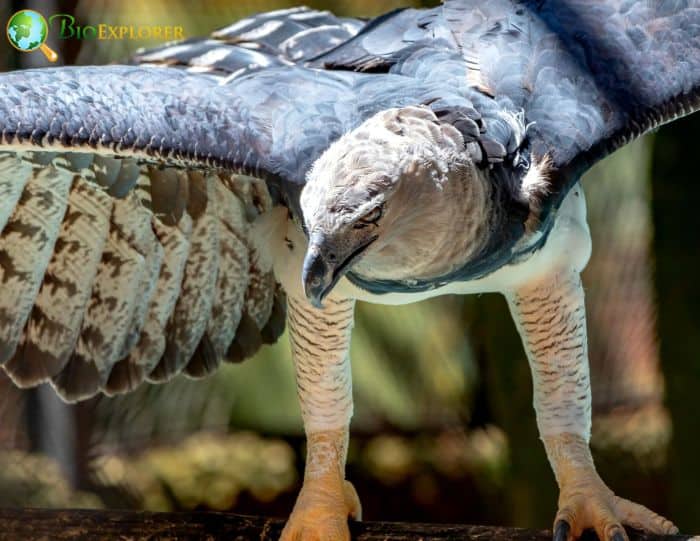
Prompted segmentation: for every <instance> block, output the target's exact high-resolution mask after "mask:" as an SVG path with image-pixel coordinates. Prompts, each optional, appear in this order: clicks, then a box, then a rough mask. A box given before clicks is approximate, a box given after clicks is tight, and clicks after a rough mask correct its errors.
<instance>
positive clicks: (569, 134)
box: [444, 0, 700, 205]
mask: <svg viewBox="0 0 700 541" xmlns="http://www.w3.org/2000/svg"><path fill="white" fill-rule="evenodd" d="M444 16H445V20H446V21H447V24H448V25H449V27H450V29H451V31H452V32H453V34H454V35H455V37H456V40H457V41H458V43H459V46H460V48H461V51H462V54H463V55H464V57H465V59H469V60H470V62H471V63H472V65H473V66H475V68H476V69H477V70H478V74H477V75H478V79H479V80H480V82H481V84H483V85H484V87H485V88H487V89H489V91H490V92H492V93H493V94H495V95H499V94H505V95H507V96H508V97H509V98H510V99H511V100H512V101H513V103H514V104H515V106H516V107H522V108H523V109H524V110H525V114H526V117H527V121H528V122H531V123H533V124H532V126H531V128H530V131H529V132H528V133H529V139H530V141H531V145H532V150H533V151H534V153H535V154H536V155H538V156H544V155H548V156H549V157H550V158H551V160H552V164H553V167H554V175H553V177H552V180H553V183H554V185H553V189H552V192H551V194H550V197H549V200H548V201H547V202H546V203H549V204H550V205H556V204H557V203H558V202H559V201H560V200H561V198H562V197H563V196H564V195H565V194H566V192H567V191H568V189H569V188H570V187H571V186H572V185H573V183H574V182H576V180H578V178H579V177H580V175H581V174H582V173H583V172H584V171H586V170H587V169H588V168H589V167H590V166H591V165H593V164H594V163H595V162H596V161H598V160H600V159H602V158H603V157H605V156H606V155H608V154H610V153H611V152H613V151H614V150H616V149H617V148H619V147H620V146H622V145H624V144H626V143H628V142H629V141H630V140H632V139H633V138H636V137H638V136H640V135H641V134H643V133H645V132H647V131H649V130H651V129H653V128H656V127H658V126H659V125H661V124H663V123H665V122H668V121H670V120H673V119H675V118H677V117H679V116H683V115H685V114H688V113H691V112H693V111H695V110H697V109H698V107H700V1H698V0H669V1H662V2H630V1H626V0H522V1H511V0H488V1H485V2H484V1H476V0H448V1H447V2H446V3H445V6H444Z"/></svg>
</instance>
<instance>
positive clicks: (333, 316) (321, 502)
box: [281, 291, 361, 541]
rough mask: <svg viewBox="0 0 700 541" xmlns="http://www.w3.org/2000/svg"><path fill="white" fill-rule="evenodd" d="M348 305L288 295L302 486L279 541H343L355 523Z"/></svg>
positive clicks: (349, 302)
mask: <svg viewBox="0 0 700 541" xmlns="http://www.w3.org/2000/svg"><path fill="white" fill-rule="evenodd" d="M288 293H289V291H288ZM354 305H355V302H354V300H351V299H346V298H334V297H333V295H331V296H329V297H328V298H327V299H326V300H325V301H324V307H323V308H321V309H317V308H314V307H312V306H311V304H309V302H308V300H307V299H306V298H305V297H301V296H296V295H294V294H290V295H289V296H288V305H287V322H288V327H289V336H290V341H291V345H292V356H293V358H294V366H295V369H296V380H297V392H298V394H299V401H300V403H301V413H302V417H303V420H304V430H305V432H306V438H307V451H306V468H305V473H304V484H303V486H302V489H301V492H300V494H299V496H298V498H297V501H296V504H295V506H294V510H293V511H292V515H291V517H290V518H289V521H288V522H287V525H286V526H285V528H284V531H283V532H282V537H281V541H349V539H350V533H349V529H348V522H347V520H348V516H350V517H352V518H355V519H358V520H359V519H360V513H361V511H360V501H359V499H358V497H357V493H356V492H355V489H354V488H353V486H352V485H351V484H350V482H348V481H346V480H345V458H346V454H347V446H348V429H349V423H350V417H351V415H352V385H351V376H350V361H349V346H350V334H351V330H352V324H353V311H354Z"/></svg>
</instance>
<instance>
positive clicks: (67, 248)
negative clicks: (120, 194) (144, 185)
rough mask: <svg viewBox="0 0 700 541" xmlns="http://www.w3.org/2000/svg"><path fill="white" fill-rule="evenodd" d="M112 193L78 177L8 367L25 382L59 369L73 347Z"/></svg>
mask: <svg viewBox="0 0 700 541" xmlns="http://www.w3.org/2000/svg"><path fill="white" fill-rule="evenodd" d="M111 213H112V199H111V198H110V197H109V196H108V195H107V194H105V193H104V192H102V191H101V190H99V189H97V188H96V187H95V186H94V185H91V184H89V183H88V182H86V181H84V180H82V179H80V178H77V179H76V181H75V182H74V183H73V187H72V189H71V191H70V195H69V198H68V209H67V211H66V214H65V217H64V219H63V224H62V225H61V231H60V233H59V235H58V239H57V240H56V245H55V249H54V253H53V256H52V258H51V261H50V262H49V265H48V267H47V269H46V274H45V276H44V279H43V283H42V285H41V289H40V290H39V293H38V295H37V298H36V301H35V304H34V308H33V310H32V313H31V316H30V318H29V321H28V322H27V327H26V330H25V334H24V336H23V338H22V341H21V343H20V346H19V348H18V349H17V352H16V354H15V356H14V357H13V358H12V359H10V360H9V361H8V362H7V364H6V365H5V371H6V372H7V373H9V374H10V376H11V377H12V379H13V380H14V381H15V382H17V383H18V384H20V385H22V386H30V385H36V384H38V383H41V382H43V381H46V380H47V379H48V378H50V377H51V376H54V375H55V374H57V373H58V372H59V371H60V370H61V369H62V368H63V367H64V366H65V364H66V362H67V361H68V357H69V356H70V354H71V353H72V351H73V348H74V347H75V344H76V341H77V339H78V334H79V332H80V328H81V325H82V322H83V317H84V315H85V305H86V304H87V301H88V299H89V298H90V295H91V293H92V286H93V282H94V280H95V275H96V274H97V268H98V265H99V263H100V259H101V257H102V251H103V248H104V244H105V240H106V238H107V234H108V232H109V220H110V216H111Z"/></svg>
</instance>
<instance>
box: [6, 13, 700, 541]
mask: <svg viewBox="0 0 700 541" xmlns="http://www.w3.org/2000/svg"><path fill="white" fill-rule="evenodd" d="M699 106H700V0H664V1H658V2H641V1H640V2H634V1H630V0H446V1H445V3H444V4H443V5H442V6H440V7H437V8H434V9H424V10H414V9H406V10H399V11H395V12H392V13H389V14H387V15H384V16H382V17H379V18H377V19H374V20H372V21H369V22H367V23H365V22H362V21H359V20H353V19H342V18H336V17H334V16H332V15H331V14H329V13H325V12H317V11H312V10H308V9H305V8H298V9H291V10H285V11H277V12H272V13H268V14H263V15H259V16H256V17H253V18H250V19H246V20H243V21H240V22H237V23H235V24H233V25H232V26H230V27H228V28H225V29H223V30H220V31H218V32H216V33H215V34H213V36H211V37H210V38H209V39H204V40H188V41H185V42H182V43H177V44H170V45H167V46H164V47H161V48H158V49H154V50H150V51H146V52H143V53H141V54H139V55H138V56H137V57H136V58H135V59H133V61H132V63H131V64H130V65H124V66H104V67H77V68H73V67H63V68H57V69H38V70H28V71H20V72H13V73H7V74H3V75H1V76H0V128H1V131H2V135H1V136H0V281H1V283H2V288H1V289H0V363H2V366H3V368H4V370H5V371H6V372H7V373H8V374H9V375H10V377H11V378H12V379H13V380H14V381H15V382H16V383H17V384H18V385H20V386H23V387H28V386H33V385H37V384H40V383H42V382H46V381H48V382H50V383H51V384H52V385H53V387H54V388H55V389H56V391H57V392H58V393H59V394H60V395H61V396H62V397H63V398H64V399H66V400H69V401H74V400H79V399H82V398H86V397H89V396H92V395H94V394H95V393H98V392H100V391H101V392H104V393H107V394H114V393H120V392H125V391H128V390H130V389H132V388H133V387H135V386H136V385H138V384H139V383H141V382H143V381H150V382H161V381H165V380H167V379H169V378H171V377H173V376H174V375H175V374H178V373H185V374H188V375H190V376H193V377H200V376H203V375H205V374H207V373H209V372H211V371H212V370H214V369H215V368H216V367H217V365H218V364H219V363H220V362H221V360H225V359H228V360H241V359H243V358H245V357H247V356H249V355H250V354H251V353H252V352H253V351H255V349H256V348H257V347H258V346H259V345H260V344H261V343H263V342H271V341H274V340H276V338H277V337H278V336H279V334H280V333H281V330H282V327H283V325H284V314H285V310H286V320H287V322H288V326H289V332H290V338H291V346H292V352H293V358H294V363H295V367H296V377H297V385H298V393H299V399H300V402H301V408H302V414H303V420H304V426H305V431H306V434H307V441H308V452H307V458H306V472H305V478H304V485H303V488H302V490H301V493H300V495H299V497H298V500H297V503H296V506H295V508H294V511H293V513H292V515H291V518H290V519H289V521H288V523H287V526H286V528H285V530H284V533H283V536H282V537H283V540H284V541H291V540H304V541H308V540H315V539H319V540H337V539H338V540H344V539H348V538H349V533H348V527H347V518H348V516H352V517H356V518H359V515H360V505H359V500H358V497H357V494H356V493H355V491H354V489H353V488H352V485H351V484H350V483H349V482H348V481H345V479H344V477H345V476H344V465H345V458H346V451H347V442H348V427H349V422H350V417H351V414H352V394H351V377H350V358H349V351H348V345H349V340H350V334H351V329H352V322H353V310H354V304H355V301H356V300H363V301H369V302H378V303H387V304H400V303H408V302H414V301H417V300H420V299H424V298H427V297H431V296H435V295H443V294H448V293H449V294H454V293H458V294H466V293H477V292H486V291H498V292H502V293H503V294H504V295H505V296H506V298H507V299H508V303H509V305H510V309H511V312H512V314H513V318H514V320H515V322H516V325H517V327H518V330H519V331H520V334H521V336H522V339H523V343H524V346H525V349H526V351H527V353H528V357H529V360H530V364H531V368H532V375H533V380H534V406H535V409H536V412H537V422H538V427H539V430H540V434H541V437H542V440H543V442H544V445H545V449H546V452H547V455H548V457H549V460H550V462H551V465H552V468H553V470H554V474H555V476H556V478H557V481H558V483H559V486H560V498H559V510H558V513H557V515H556V519H555V523H554V524H555V528H554V538H555V540H556V541H564V540H566V539H572V538H576V537H578V536H579V535H580V534H581V532H582V531H583V529H585V528H589V527H592V528H595V530H596V531H597V533H598V535H599V536H600V538H601V539H604V540H605V541H623V540H625V539H626V534H625V531H624V529H623V528H622V524H626V525H630V526H633V527H636V528H640V529H643V530H647V531H651V532H657V533H671V532H675V531H676V529H675V527H674V526H673V524H671V523H670V522H669V521H667V520H666V519H664V518H662V517H660V516H658V515H656V514H655V513H653V512H652V511H650V510H648V509H646V508H644V507H642V506H639V505H637V504H635V503H632V502H630V501H628V500H625V499H622V498H620V497H617V496H616V495H615V494H613V492H612V491H611V490H610V489H609V488H608V487H607V486H606V485H605V484H604V482H603V481H602V480H601V479H600V477H599V476H598V474H597V473H596V470H595V467H594V464H593V460H592V458H591V454H590V451H589V447H588V440H589V434H590V413H591V395H590V386H589V374H588V365H587V362H588V361H587V351H586V327H585V316H584V298H583V290H582V286H581V281H580V278H579V273H580V271H581V270H582V269H583V267H584V266H585V264H586V262H587V260H588V258H589V254H590V249H591V246H590V236H589V232H588V227H587V225H586V216H585V202H584V196H583V193H582V191H581V188H580V186H579V185H578V180H579V178H580V177H581V175H582V173H583V172H585V171H586V170H587V169H588V168H589V167H590V166H591V165H592V164H593V163H594V162H596V161H597V160H599V159H601V158H603V157H604V156H605V155H607V154H609V153H610V152H612V151H614V150H615V149H616V148H618V147H620V146H622V145H624V144H625V143H627V142H628V141H630V140H631V139H633V138H635V137H637V136H639V135H641V134H642V133H644V132H646V131H648V130H650V129H653V128H655V127H657V126H659V125H661V124H663V123H665V122H668V121H670V120H673V119H675V118H677V117H680V116H682V115H685V114H689V113H691V112H693V111H695V110H696V109H697V108H698V107H699Z"/></svg>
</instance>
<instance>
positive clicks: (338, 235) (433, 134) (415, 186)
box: [301, 107, 473, 306]
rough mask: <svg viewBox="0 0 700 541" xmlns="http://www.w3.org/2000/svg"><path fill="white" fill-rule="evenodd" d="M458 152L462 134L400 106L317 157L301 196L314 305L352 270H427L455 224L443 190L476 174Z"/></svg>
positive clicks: (426, 113) (424, 112)
mask: <svg viewBox="0 0 700 541" xmlns="http://www.w3.org/2000/svg"><path fill="white" fill-rule="evenodd" d="M463 149H464V143H463V140H462V136H461V134H460V133H459V132H458V131H457V130H456V129H455V128H453V127H452V126H451V125H449V124H444V123H441V122H440V121H439V120H438V119H437V117H436V116H435V114H434V113H433V112H432V111H431V110H430V109H428V108H427V107H404V108H397V109H388V110H385V111H382V112H380V113H377V114H376V115H374V116H373V117H371V118H369V119H368V120H366V121H365V122H363V123H362V124H361V125H359V126H358V127H357V128H355V129H354V130H352V131H350V132H348V133H346V134H345V135H344V136H343V137H341V138H340V139H339V140H338V141H336V142H335V143H333V145H331V146H330V147H329V148H328V149H327V150H326V151H325V152H324V153H323V155H321V156H320V157H319V158H318V160H317V161H316V162H315V163H314V166H313V168H312V169H311V170H310V172H309V174H308V178H307V182H306V184H305V186H304V189H303V191H302V194H301V210H302V214H303V219H304V225H305V228H306V233H307V235H308V239H309V243H308V248H307V252H306V255H305V259H304V266H303V273H302V281H303V286H304V291H305V293H306V296H307V297H308V298H309V300H310V301H311V302H312V304H314V305H315V306H321V302H322V300H323V298H324V297H325V296H326V295H328V293H329V292H330V291H331V290H332V288H333V287H334V286H335V284H336V283H337V282H338V280H339V279H340V278H341V277H342V276H343V275H344V274H345V273H346V272H347V271H348V270H350V269H351V268H353V270H354V271H356V272H360V273H361V274H362V275H363V276H370V277H375V278H387V279H402V278H418V277H420V276H419V275H420V274H422V273H423V274H424V273H426V272H428V273H429V272H430V269H428V268H427V267H429V266H430V265H429V264H430V262H431V261H433V260H434V259H435V244H434V240H436V239H435V236H436V235H437V236H438V237H439V236H444V235H445V234H449V232H448V231H446V230H447V229H450V228H451V227H452V226H453V225H454V221H452V220H447V219H446V213H445V212H444V211H445V210H447V209H446V208H444V206H445V205H446V204H447V203H446V199H448V198H449V197H448V196H449V193H448V192H449V190H446V189H445V188H446V187H447V186H448V185H449V184H450V182H449V181H450V179H451V178H453V177H455V176H458V177H459V178H462V177H463V175H464V172H465V170H468V171H472V170H473V166H472V164H471V162H470V161H469V159H468V157H467V156H466V154H465V153H464V152H463ZM441 205H442V207H441ZM447 221H449V222H450V223H449V224H448V223H447Z"/></svg>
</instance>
